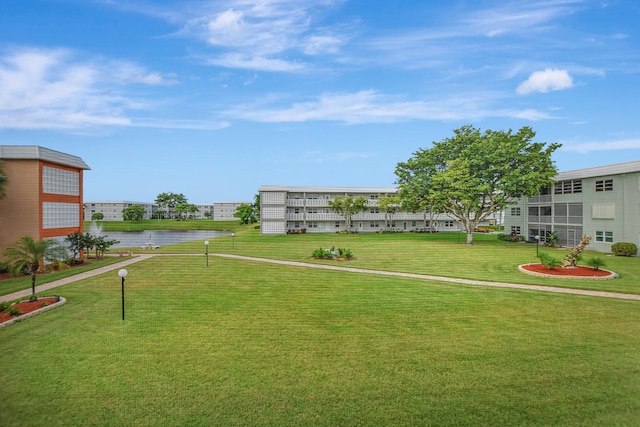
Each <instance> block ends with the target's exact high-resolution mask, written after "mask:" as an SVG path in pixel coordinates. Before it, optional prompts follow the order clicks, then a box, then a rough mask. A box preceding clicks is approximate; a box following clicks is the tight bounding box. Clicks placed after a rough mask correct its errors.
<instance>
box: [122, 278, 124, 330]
mask: <svg viewBox="0 0 640 427" xmlns="http://www.w3.org/2000/svg"><path fill="white" fill-rule="evenodd" d="M122 320H124V277H123V278H122Z"/></svg>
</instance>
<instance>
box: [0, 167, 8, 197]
mask: <svg viewBox="0 0 640 427" xmlns="http://www.w3.org/2000/svg"><path fill="white" fill-rule="evenodd" d="M8 183H9V178H7V176H6V175H5V174H4V172H3V171H2V160H0V200H1V199H4V196H5V188H6V187H7V184H8Z"/></svg>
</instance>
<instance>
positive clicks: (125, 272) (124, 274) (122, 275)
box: [118, 268, 129, 320]
mask: <svg viewBox="0 0 640 427" xmlns="http://www.w3.org/2000/svg"><path fill="white" fill-rule="evenodd" d="M128 273H129V272H128V271H127V270H125V269H124V268H123V269H122V270H120V271H118V276H120V277H121V278H122V320H124V278H125V277H127V274H128Z"/></svg>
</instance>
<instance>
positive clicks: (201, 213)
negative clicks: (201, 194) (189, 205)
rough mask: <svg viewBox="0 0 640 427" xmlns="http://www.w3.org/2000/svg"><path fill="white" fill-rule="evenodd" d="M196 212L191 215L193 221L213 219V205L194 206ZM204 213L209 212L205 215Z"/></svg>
mask: <svg viewBox="0 0 640 427" xmlns="http://www.w3.org/2000/svg"><path fill="white" fill-rule="evenodd" d="M196 207H197V208H198V211H197V212H194V213H192V214H191V216H192V217H193V218H194V219H213V204H204V205H196ZM206 212H209V214H208V215H206Z"/></svg>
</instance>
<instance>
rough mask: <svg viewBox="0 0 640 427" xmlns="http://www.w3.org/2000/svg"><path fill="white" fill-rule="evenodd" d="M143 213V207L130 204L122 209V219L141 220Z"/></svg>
mask: <svg viewBox="0 0 640 427" xmlns="http://www.w3.org/2000/svg"><path fill="white" fill-rule="evenodd" d="M144 214H145V211H144V208H143V207H142V206H140V205H131V206H127V207H126V208H124V209H122V219H123V220H125V221H133V222H138V221H142V218H144Z"/></svg>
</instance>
